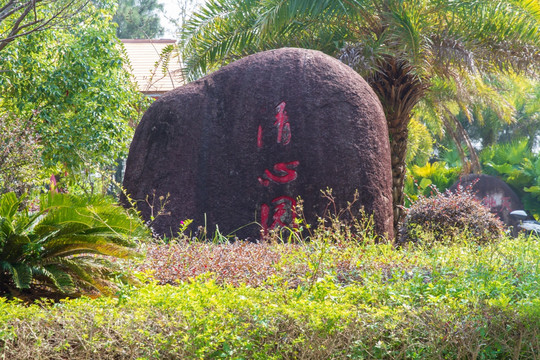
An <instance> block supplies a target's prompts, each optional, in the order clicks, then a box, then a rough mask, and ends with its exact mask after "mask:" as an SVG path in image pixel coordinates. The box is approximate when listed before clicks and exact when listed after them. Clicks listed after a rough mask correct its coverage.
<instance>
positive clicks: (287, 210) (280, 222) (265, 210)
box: [261, 196, 296, 234]
mask: <svg viewBox="0 0 540 360" xmlns="http://www.w3.org/2000/svg"><path fill="white" fill-rule="evenodd" d="M272 204H273V205H274V214H273V215H272V220H273V222H272V224H270V226H269V225H268V218H269V216H270V207H269V206H268V205H266V204H263V205H262V206H261V225H262V228H263V231H264V233H265V234H266V233H267V232H268V229H273V228H275V227H278V226H279V227H284V226H287V225H288V224H292V226H293V227H296V224H295V223H294V219H296V210H295V209H296V201H295V200H294V199H293V198H292V197H289V196H280V197H277V198H275V199H274V200H272Z"/></svg>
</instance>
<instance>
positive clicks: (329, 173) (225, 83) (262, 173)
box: [124, 48, 393, 239]
mask: <svg viewBox="0 0 540 360" xmlns="http://www.w3.org/2000/svg"><path fill="white" fill-rule="evenodd" d="M124 187H125V189H126V191H127V193H129V194H130V195H131V197H132V198H133V199H134V200H136V201H137V204H138V208H139V210H140V211H141V212H142V215H143V216H144V217H145V219H150V217H151V213H152V211H153V212H154V213H156V212H157V210H158V208H159V197H160V196H164V197H166V195H167V194H170V196H169V202H168V204H167V205H166V209H165V211H166V212H167V213H168V214H167V215H162V216H159V217H158V218H157V219H156V220H155V221H154V223H153V228H154V231H155V232H157V233H158V234H160V235H168V236H169V235H171V234H172V235H174V234H175V233H176V231H178V227H179V224H180V222H181V221H182V220H185V219H193V220H194V225H195V226H194V229H196V228H197V227H198V226H206V227H207V231H209V232H212V231H213V230H214V229H215V227H216V225H217V226H219V231H220V232H221V233H222V234H230V233H235V234H236V235H237V236H238V237H240V238H252V239H256V238H259V237H260V235H261V229H263V231H267V230H268V229H270V228H274V227H277V226H283V225H287V226H292V225H293V222H292V220H293V219H294V217H295V216H296V213H295V211H294V208H295V204H296V199H297V197H301V198H302V199H303V208H304V213H305V216H306V218H307V220H308V221H310V222H313V221H314V220H315V218H316V216H317V215H320V214H322V213H323V212H324V210H325V208H326V206H327V202H326V201H324V200H323V199H322V197H321V192H320V190H321V189H326V188H331V189H333V195H334V196H335V198H336V199H337V201H338V203H337V206H338V207H339V206H345V205H346V202H347V201H351V200H352V199H353V196H354V193H355V190H357V189H358V191H359V201H358V204H359V205H362V206H364V209H365V210H366V212H367V213H368V214H373V216H374V221H375V229H376V231H377V232H378V233H379V234H381V235H383V234H386V235H387V236H389V237H392V236H393V230H392V223H393V219H392V196H391V168H390V150H389V142H388V131H387V125H386V121H385V118H384V114H383V110H382V107H381V104H380V102H379V100H378V98H377V96H376V95H375V94H374V92H373V91H372V90H371V88H370V87H369V85H368V84H367V83H366V82H365V81H364V80H363V79H362V78H361V77H360V76H359V75H358V74H357V73H356V72H354V71H353V70H352V69H350V68H349V67H347V66H345V65H344V64H342V63H341V62H339V61H338V60H336V59H334V58H332V57H330V56H327V55H325V54H323V53H321V52H318V51H312V50H304V49H295V48H284V49H279V50H272V51H266V52H262V53H258V54H255V55H251V56H248V57H246V58H243V59H241V60H238V61H236V62H234V63H232V64H230V65H228V66H225V67H223V68H222V69H220V70H218V71H216V72H215V73H213V74H211V75H208V76H206V77H204V78H202V79H200V80H198V81H195V82H193V83H190V84H187V85H185V86H182V87H180V88H177V89H175V90H173V91H171V92H169V93H167V94H165V95H164V96H162V97H161V98H159V99H158V100H157V101H155V102H154V103H153V104H152V105H151V106H150V108H149V109H148V110H147V111H146V113H145V114H144V116H143V118H142V120H141V123H140V124H139V126H138V127H137V130H136V131H135V136H134V138H133V142H132V144H131V148H130V150H129V156H128V159H127V165H126V174H125V178H124ZM152 201H153V202H154V207H153V208H152V206H150V204H152Z"/></svg>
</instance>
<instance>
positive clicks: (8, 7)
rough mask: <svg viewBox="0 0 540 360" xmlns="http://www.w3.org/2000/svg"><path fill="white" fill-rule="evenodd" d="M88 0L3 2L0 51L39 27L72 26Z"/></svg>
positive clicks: (43, 28) (0, 14)
mask: <svg viewBox="0 0 540 360" xmlns="http://www.w3.org/2000/svg"><path fill="white" fill-rule="evenodd" d="M87 3H88V2H87V1H85V0H5V1H2V3H1V4H0V51H2V49H4V48H5V47H6V46H7V45H8V44H10V43H11V42H13V41H15V40H16V39H18V38H22V37H25V36H28V35H29V34H33V33H35V32H38V31H43V30H46V29H50V28H55V27H58V26H60V25H62V26H70V25H73V23H72V22H71V21H70V20H71V18H72V17H73V16H75V15H76V14H77V13H78V12H80V11H81V10H82V9H83V8H84V7H85V6H86V4H87Z"/></svg>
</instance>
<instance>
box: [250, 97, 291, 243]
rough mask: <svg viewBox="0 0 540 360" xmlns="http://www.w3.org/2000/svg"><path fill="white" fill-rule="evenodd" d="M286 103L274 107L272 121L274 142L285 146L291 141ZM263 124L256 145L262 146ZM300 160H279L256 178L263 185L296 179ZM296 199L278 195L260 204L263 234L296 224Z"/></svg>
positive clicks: (283, 182)
mask: <svg viewBox="0 0 540 360" xmlns="http://www.w3.org/2000/svg"><path fill="white" fill-rule="evenodd" d="M285 106H286V103H285V102H284V101H282V102H281V103H280V104H279V105H278V106H277V107H276V113H277V114H276V121H275V122H274V124H273V125H274V126H275V129H277V134H276V142H277V143H278V144H281V145H283V146H287V145H289V144H290V142H291V137H292V133H291V124H290V123H289V116H288V115H287V111H285ZM262 136H263V126H262V125H259V128H258V132H257V147H258V148H259V149H260V148H262V147H263V145H264V144H263V141H262ZM299 165H300V162H299V161H297V160H294V161H289V162H279V163H277V164H274V166H273V168H272V170H268V169H265V170H264V173H263V174H262V175H261V176H259V177H258V178H257V180H258V181H259V184H261V185H262V186H264V187H268V186H270V185H272V184H273V185H277V186H279V185H282V184H287V183H290V182H293V181H295V180H296V178H297V176H298V174H297V168H298V166H299ZM295 209H296V201H295V200H294V198H292V197H290V196H286V195H283V196H278V197H276V198H275V199H273V200H271V201H269V202H268V203H264V204H262V205H261V209H260V211H261V226H262V230H263V234H264V235H266V234H268V230H270V229H274V228H276V227H285V226H291V225H292V226H293V227H294V226H296V224H295V223H294V219H295V218H296V210H295Z"/></svg>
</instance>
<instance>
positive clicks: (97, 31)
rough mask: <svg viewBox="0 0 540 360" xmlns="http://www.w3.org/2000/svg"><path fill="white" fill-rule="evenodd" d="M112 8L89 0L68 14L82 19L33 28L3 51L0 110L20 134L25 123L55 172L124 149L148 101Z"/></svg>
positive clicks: (99, 163) (77, 168)
mask: <svg viewBox="0 0 540 360" xmlns="http://www.w3.org/2000/svg"><path fill="white" fill-rule="evenodd" d="M111 11H112V9H110V8H109V9H108V10H107V9H104V8H100V9H98V8H96V7H94V6H93V5H91V4H89V5H87V6H86V8H85V10H84V11H82V12H80V13H78V14H77V15H76V17H74V18H73V19H71V21H72V22H73V23H74V24H77V26H72V27H71V28H69V29H54V30H52V29H51V30H46V31H41V32H35V33H33V34H29V35H28V36H26V37H22V38H19V39H16V40H14V41H13V42H12V44H11V46H9V47H6V48H5V49H4V50H3V51H1V52H0V117H2V118H4V119H9V121H10V123H11V124H12V125H13V128H17V129H21V131H19V133H20V134H22V135H25V136H26V134H27V133H25V132H22V129H28V131H29V132H30V134H31V139H33V140H36V141H37V142H38V144H39V150H40V153H38V151H36V156H40V157H41V165H42V166H44V168H45V169H51V172H52V173H60V172H64V171H67V172H69V173H70V174H74V173H77V172H81V171H83V172H84V171H86V172H88V171H89V169H88V167H90V166H93V167H99V168H105V167H108V166H110V165H111V164H113V163H114V162H115V159H117V158H118V157H119V156H124V155H125V154H126V153H127V147H128V144H129V141H130V140H131V136H132V132H133V129H132V126H130V123H131V125H134V124H135V123H136V122H137V120H138V119H139V117H140V112H141V110H142V108H143V107H144V106H145V104H146V100H145V99H144V98H143V97H142V95H141V94H140V93H139V92H138V91H137V90H136V89H135V86H134V85H133V84H132V83H131V81H130V75H129V73H128V72H127V71H126V70H125V69H124V68H123V57H122V47H121V44H120V42H119V41H118V39H117V38H116V35H115V27H114V25H113V24H112V22H111V20H112V14H111ZM24 124H28V125H29V126H28V128H27V127H25V126H23V125H24ZM6 136H8V135H7V133H2V134H0V143H2V142H3V141H2V139H4V140H6V139H7V138H6ZM7 140H9V139H7ZM22 140H24V139H22ZM11 149H12V150H13V151H12V152H11V153H12V154H15V151H16V147H15V146H12V147H11ZM8 158H9V157H8ZM34 176H38V174H34ZM48 176H50V173H49V174H48ZM2 181H4V184H5V182H6V181H8V180H7V179H3V178H2V176H0V189H1V188H2Z"/></svg>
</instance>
